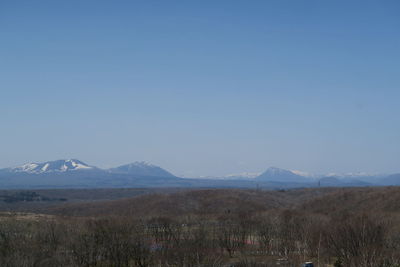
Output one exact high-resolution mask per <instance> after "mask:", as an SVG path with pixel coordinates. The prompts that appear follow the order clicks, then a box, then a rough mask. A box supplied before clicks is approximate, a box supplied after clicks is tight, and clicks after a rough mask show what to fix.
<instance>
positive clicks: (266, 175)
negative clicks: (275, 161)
mask: <svg viewBox="0 0 400 267" xmlns="http://www.w3.org/2000/svg"><path fill="white" fill-rule="evenodd" d="M256 179H257V180H262V181H274V182H308V181H309V178H306V177H304V176H301V175H298V174H296V173H294V172H292V171H288V170H285V169H281V168H277V167H270V168H268V169H267V170H266V171H265V172H263V173H262V174H260V175H259V176H258V177H256Z"/></svg>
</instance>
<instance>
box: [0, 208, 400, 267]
mask: <svg viewBox="0 0 400 267" xmlns="http://www.w3.org/2000/svg"><path fill="white" fill-rule="evenodd" d="M309 260H312V261H313V262H314V263H315V264H316V266H326V264H331V265H333V266H337V267H339V266H346V267H352V266H355V267H356V266H357V267H358V266H365V267H368V266H370V267H379V266H382V267H383V266H392V267H394V266H400V232H399V231H398V229H397V228H396V225H394V224H392V223H390V222H389V221H388V220H386V219H385V220H382V219H381V218H379V217H375V216H371V215H366V214H359V215H357V214H354V215H352V216H347V217H346V218H335V217H329V216H321V215H316V214H314V215H313V214H305V213H299V212H297V211H295V210H274V211H271V212H268V213H261V214H259V213H235V212H232V211H230V210H226V211H225V212H224V213H221V214H220V215H219V216H217V217H215V218H210V217H208V216H203V215H198V216H185V215H184V214H182V216H179V217H154V218H149V219H146V220H141V219H140V218H135V217H131V216H129V217H124V216H120V217H113V218H106V217H103V218H91V219H87V218H86V219H84V218H62V217H59V218H58V219H51V220H50V219H46V220H40V221H30V220H23V221H21V220H18V221H17V220H13V219H7V220H1V221H0V266H44V267H46V266H116V267H117V266H141V267H142V266H188V267H189V266H275V265H276V263H277V261H279V262H280V266H300V264H301V263H302V262H305V261H309Z"/></svg>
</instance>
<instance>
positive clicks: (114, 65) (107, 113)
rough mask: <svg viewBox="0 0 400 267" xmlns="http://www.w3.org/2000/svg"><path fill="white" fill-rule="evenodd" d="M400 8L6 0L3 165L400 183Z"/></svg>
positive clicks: (1, 23)
mask: <svg viewBox="0 0 400 267" xmlns="http://www.w3.org/2000/svg"><path fill="white" fill-rule="evenodd" d="M399 14H400V3H399V2H398V1H305V0H304V1H281V0H279V1H278V0H277V1H75V0H72V1H1V2H0V32H1V34H0V47H1V49H0V132H1V134H0V150H1V153H0V167H8V166H14V165H19V164H21V163H25V162H40V161H47V160H54V159H61V158H77V159H80V160H82V161H84V162H86V163H88V164H91V165H97V166H99V167H104V168H106V167H112V166H116V165H120V164H124V163H129V162H133V161H148V162H151V163H154V164H157V165H160V166H162V167H164V168H166V169H168V170H169V171H171V172H173V173H174V174H176V175H185V176H200V175H224V174H228V173H238V172H260V171H263V170H264V169H266V168H267V167H270V166H276V167H281V168H285V169H291V170H302V171H307V172H313V173H329V172H357V171H363V172H373V173H375V172H384V173H394V172H400V164H399V151H400V108H399V106H400V105H399V99H400V88H399V86H400V52H399V51H400V50H399V47H400V16H399Z"/></svg>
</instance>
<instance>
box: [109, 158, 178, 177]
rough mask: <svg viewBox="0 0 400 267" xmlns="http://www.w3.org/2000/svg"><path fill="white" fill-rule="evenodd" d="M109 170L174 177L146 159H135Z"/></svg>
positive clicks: (139, 174)
mask: <svg viewBox="0 0 400 267" xmlns="http://www.w3.org/2000/svg"><path fill="white" fill-rule="evenodd" d="M109 172H111V173H121V174H132V175H138V176H155V177H175V175H173V174H171V173H170V172H168V171H166V170H164V169H163V168H161V167H159V166H156V165H153V164H151V163H148V162H146V161H135V162H132V163H129V164H125V165H121V166H119V167H116V168H112V169H109Z"/></svg>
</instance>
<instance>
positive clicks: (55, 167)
mask: <svg viewBox="0 0 400 267" xmlns="http://www.w3.org/2000/svg"><path fill="white" fill-rule="evenodd" d="M93 169H95V167H92V166H89V165H87V164H86V163H84V162H82V161H79V160H77V159H62V160H55V161H47V162H43V163H27V164H24V165H22V166H18V167H14V168H7V169H5V171H7V172H12V173H31V174H39V173H51V172H68V171H77V170H93Z"/></svg>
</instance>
